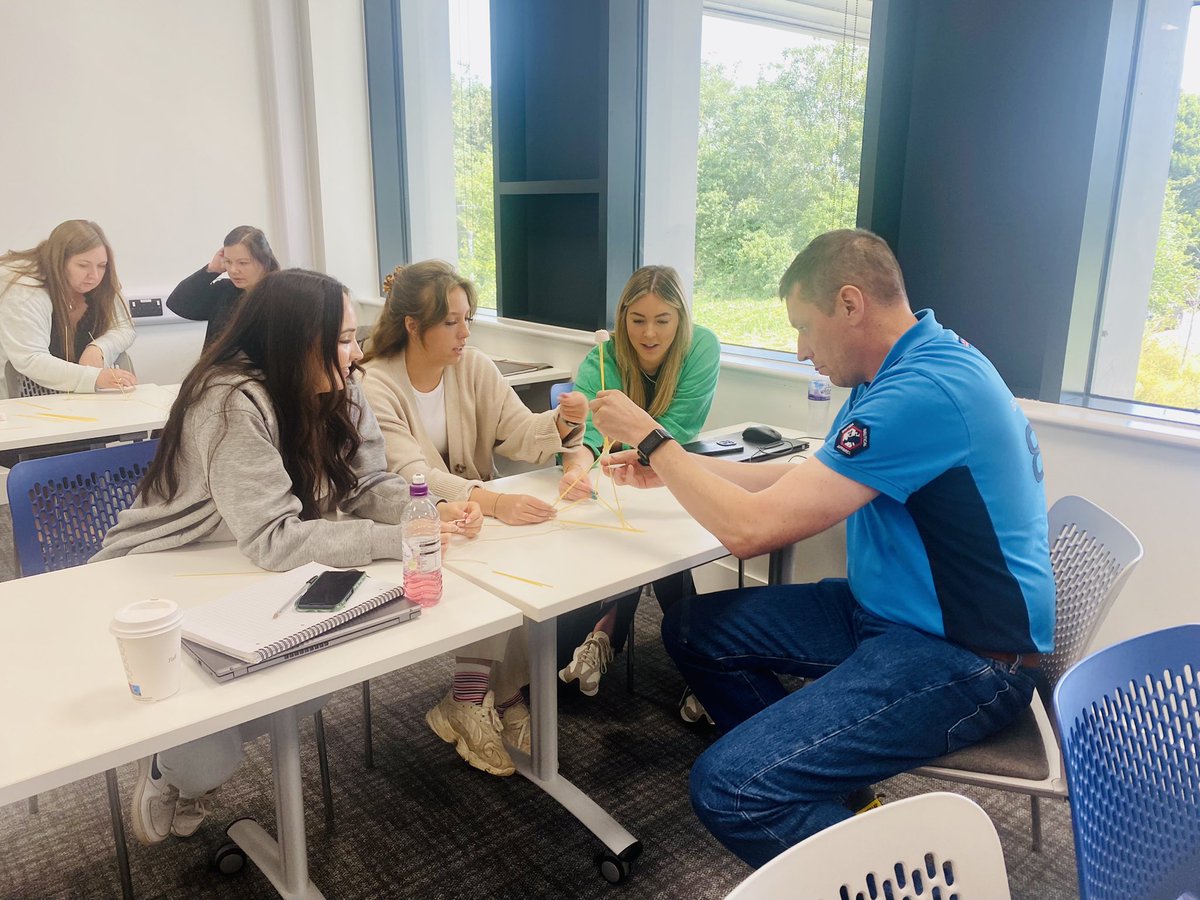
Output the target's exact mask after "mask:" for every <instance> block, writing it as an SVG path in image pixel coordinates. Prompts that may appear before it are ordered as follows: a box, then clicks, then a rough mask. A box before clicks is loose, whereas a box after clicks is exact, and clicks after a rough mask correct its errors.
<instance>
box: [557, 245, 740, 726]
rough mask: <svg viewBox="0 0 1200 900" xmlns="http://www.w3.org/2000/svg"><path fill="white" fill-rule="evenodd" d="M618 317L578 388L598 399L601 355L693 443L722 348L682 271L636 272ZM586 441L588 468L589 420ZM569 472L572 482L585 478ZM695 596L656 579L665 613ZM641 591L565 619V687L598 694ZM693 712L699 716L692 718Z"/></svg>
mask: <svg viewBox="0 0 1200 900" xmlns="http://www.w3.org/2000/svg"><path fill="white" fill-rule="evenodd" d="M615 318H616V323H615V324H616V328H615V334H614V335H613V337H612V338H611V339H610V340H609V341H608V342H607V343H606V344H605V345H604V348H603V349H604V354H603V357H601V354H600V349H601V348H600V347H596V348H594V349H593V350H592V352H591V353H589V354H588V355H587V357H585V358H584V360H583V362H582V363H581V364H580V366H579V373H578V374H577V375H576V377H575V389H576V390H577V391H579V392H580V393H581V394H583V395H584V396H585V397H586V398H587V399H588V400H589V401H590V400H592V399H593V398H595V396H596V394H597V393H598V392H599V391H600V384H601V382H600V366H601V359H602V358H603V365H604V387H605V388H608V389H610V390H613V389H615V390H619V391H623V392H624V393H625V394H626V395H627V396H628V397H629V398H630V399H631V400H632V401H633V402H634V403H636V404H637V405H638V406H640V407H641V408H642V409H644V410H646V411H647V412H649V413H650V415H651V416H653V417H654V419H655V421H657V422H658V423H659V424H660V425H661V426H662V427H663V428H664V429H666V430H667V431H668V432H670V433H671V435H672V436H673V437H674V438H675V440H677V441H679V442H680V443H686V442H687V441H690V440H693V439H695V437H696V435H697V434H699V433H700V429H701V428H702V427H703V425H704V420H705V419H706V418H707V417H708V411H709V409H710V408H711V407H712V401H713V395H714V394H715V393H716V390H717V375H718V372H719V369H720V361H721V345H720V342H719V341H718V340H717V336H716V335H715V334H714V333H713V332H712V331H710V330H709V329H707V328H705V327H703V326H702V325H693V324H692V317H691V313H690V312H689V311H688V305H687V301H686V300H685V299H684V295H683V286H682V285H681V283H680V281H679V275H678V273H676V271H675V270H674V269H672V268H671V267H670V266H643V267H642V268H640V269H638V270H637V271H636V272H634V273H633V275H632V276H631V277H630V279H629V281H628V283H626V285H625V289H624V290H623V291H622V292H621V299H620V301H619V302H618V303H617V312H616V317H615ZM583 443H584V445H585V446H587V448H588V449H589V450H590V451H591V452H590V453H589V454H588V458H587V465H588V466H590V465H591V463H592V459H593V458H594V456H596V455H599V453H600V451H601V449H602V447H603V444H604V438H603V436H602V435H601V434H600V432H598V431H597V430H596V429H595V427H594V426H593V425H592V423H591V420H590V419H589V420H588V424H587V431H586V433H585V434H584V438H583ZM566 474H567V476H569V478H568V479H567V480H568V483H570V481H573V480H574V477H575V476H576V475H578V474H579V473H578V472H575V473H574V474H572V472H570V471H568V472H567V473H566ZM591 490H592V486H591V484H590V483H589V479H588V478H586V477H585V478H583V479H581V480H580V481H579V483H578V484H577V485H575V487H574V488H573V489H572V491H571V492H570V493H569V494H568V495H567V499H576V498H579V497H584V496H587V495H588V494H589V493H590V492H591ZM694 592H695V585H694V584H693V583H692V575H691V572H681V573H680V574H678V575H672V576H669V577H667V578H662V579H659V580H658V581H656V582H654V594H655V596H656V597H657V598H658V603H659V605H660V606H661V607H662V608H663V610H664V612H665V611H666V610H667V609H668V608H669V607H670V606H672V605H674V604H675V603H677V602H678V601H679V600H680V598H681V597H683V596H684V595H685V594H692V593H694ZM640 593H641V592H640V591H638V592H637V593H633V594H629V595H628V596H625V597H621V598H619V599H618V600H616V601H615V602H613V601H608V602H607V603H605V604H601V605H598V606H592V607H584V608H583V609H580V610H577V611H576V612H573V613H569V614H567V615H565V616H559V618H558V623H559V632H558V640H559V662H560V664H561V665H562V668H561V670H560V671H559V673H558V677H559V678H560V679H561V680H562V681H563V682H565V683H567V684H570V683H571V682H572V681H578V682H579V690H580V691H582V692H583V693H584V694H586V695H587V696H589V697H591V696H594V695H595V694H596V692H597V691H598V690H599V689H600V676H601V675H602V674H603V673H604V672H605V671H606V670H607V668H608V664H609V662H611V661H612V658H613V653H614V651H616V652H620V650H621V648H622V646H623V643H624V640H625V636H626V635H627V634H628V632H629V622H630V620H631V619H632V618H633V615H634V613H635V612H636V611H637V605H638V600H639V597H640ZM597 616H599V619H597ZM592 623H595V624H592ZM581 639H582V640H581ZM571 648H574V650H573V651H572V649H571ZM567 654H570V656H569V657H568V656H567ZM681 708H682V712H683V714H684V718H685V719H687V720H688V721H693V722H694V721H696V720H697V718H698V717H699V715H703V710H700V711H699V713H698V714H697V713H695V709H696V708H698V707H695V700H694V697H690V696H689V695H685V697H684V700H683V701H681ZM693 714H695V715H696V718H692V717H691V716H692V715H693Z"/></svg>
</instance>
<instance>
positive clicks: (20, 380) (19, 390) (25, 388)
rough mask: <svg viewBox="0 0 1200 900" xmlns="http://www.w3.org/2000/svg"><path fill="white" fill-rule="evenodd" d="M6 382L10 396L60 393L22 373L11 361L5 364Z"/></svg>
mask: <svg viewBox="0 0 1200 900" xmlns="http://www.w3.org/2000/svg"><path fill="white" fill-rule="evenodd" d="M4 384H5V387H6V388H7V389H8V396H9V397H45V396H47V395H48V394H57V393H59V391H55V390H51V389H50V388H48V387H42V386H41V385H40V384H38V383H37V382H36V381H32V380H30V379H29V378H28V377H26V376H25V375H22V374H21V373H20V372H18V371H17V370H16V369H14V368H13V364H12V363H10V362H6V363H5V364H4Z"/></svg>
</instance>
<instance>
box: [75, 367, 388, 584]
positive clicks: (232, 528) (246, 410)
mask: <svg viewBox="0 0 1200 900" xmlns="http://www.w3.org/2000/svg"><path fill="white" fill-rule="evenodd" d="M238 380H239V379H238V378H237V377H235V376H232V375H227V374H220V375H214V376H213V377H212V379H211V380H210V381H209V385H208V388H207V390H205V391H204V392H203V393H202V394H201V395H200V397H199V399H198V400H197V401H196V402H195V403H194V404H193V405H192V407H191V408H190V409H188V410H187V412H186V414H185V415H184V427H183V438H182V440H181V442H180V447H179V455H178V458H177V460H176V466H177V470H178V474H179V493H178V494H177V495H176V496H175V498H174V499H173V500H171V501H169V502H166V501H162V500H154V501H151V502H150V503H147V502H146V501H145V498H143V497H142V496H140V495H139V496H138V498H137V500H135V501H134V504H133V506H132V507H131V508H129V509H127V510H125V511H124V512H122V513H121V514H120V516H119V518H118V520H117V524H116V525H115V526H113V528H112V529H111V530H110V531H109V532H108V534H107V535H106V536H105V538H104V546H103V548H102V549H101V550H100V552H99V553H97V554H96V555H95V556H93V557H92V561H93V562H95V561H97V560H101V559H111V558H113V557H117V556H124V555H126V554H128V553H153V552H155V551H157V550H171V549H174V548H176V547H182V546H184V545H186V544H191V543H193V542H195V541H228V540H236V541H237V545H238V549H239V550H240V551H241V552H242V553H243V554H244V555H245V556H246V558H247V559H249V560H250V561H251V562H253V563H254V564H255V565H258V566H261V567H262V568H264V569H271V570H275V571H282V570H285V569H291V568H295V567H296V566H299V565H303V564H304V563H308V562H319V563H323V564H325V565H328V566H342V567H345V566H362V565H366V564H368V563H370V562H371V561H372V560H375V559H379V558H384V557H391V558H395V559H398V558H400V556H401V545H400V525H399V522H400V514H401V513H402V512H403V510H404V504H405V503H406V502H407V500H408V482H407V481H406V480H405V479H404V477H403V476H400V475H395V474H393V473H391V472H388V471H387V461H386V458H385V456H384V446H383V435H382V434H381V433H380V431H379V424H378V423H377V422H376V421H375V415H374V414H373V413H372V412H371V409H370V407H369V406H368V405H367V403H366V401H365V400H364V399H363V394H362V388H361V387H360V386H359V385H358V384H357V383H352V384H351V386H350V401H351V404H352V418H353V419H354V420H355V422H356V424H357V426H358V430H359V433H360V434H361V436H362V445H361V446H360V447H359V448H358V453H357V454H355V456H354V458H353V459H352V460H351V465H352V467H353V468H354V471H355V472H356V473H357V475H358V483H357V484H356V485H355V486H354V488H353V490H352V491H351V492H350V496H349V497H347V498H346V500H345V501H344V502H343V503H342V504H341V507H340V509H341V511H342V512H344V513H347V514H350V515H353V516H354V517H355V518H344V519H316V520H301V518H300V500H299V498H298V497H296V495H295V494H293V493H292V480H291V477H290V476H289V475H288V473H287V470H286V469H284V467H283V458H282V457H281V456H280V455H279V451H278V450H277V449H276V447H277V446H278V444H279V426H278V423H277V421H276V418H275V411H274V408H273V407H272V404H271V401H270V400H269V399H268V397H267V393H266V390H265V389H264V388H263V387H262V385H261V384H260V383H259V382H257V381H248V382H245V383H243V384H240V385H238V384H237V382H238ZM235 385H236V386H235Z"/></svg>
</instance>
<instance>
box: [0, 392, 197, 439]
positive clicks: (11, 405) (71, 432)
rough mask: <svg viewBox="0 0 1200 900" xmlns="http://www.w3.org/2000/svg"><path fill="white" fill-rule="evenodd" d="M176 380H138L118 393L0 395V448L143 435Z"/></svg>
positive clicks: (161, 415) (171, 396)
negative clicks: (165, 382)
mask: <svg viewBox="0 0 1200 900" xmlns="http://www.w3.org/2000/svg"><path fill="white" fill-rule="evenodd" d="M178 392H179V385H177V384H173V385H158V384H139V385H138V386H137V387H136V388H133V389H130V390H127V391H126V392H125V393H124V394H122V393H121V392H119V391H117V392H112V391H102V392H100V393H97V394H47V395H46V396H43V397H14V398H12V399H9V400H0V413H3V414H4V417H5V421H3V422H0V451H5V450H27V449H30V448H33V447H45V446H48V445H52V444H62V443H67V442H74V441H89V440H103V439H110V440H116V439H117V438H123V437H145V436H146V435H148V434H149V433H150V432H151V431H154V430H155V429H158V428H162V427H163V425H165V424H166V421H167V416H168V415H169V414H170V412H171V404H172V403H173V402H175V395H176V394H177V393H178Z"/></svg>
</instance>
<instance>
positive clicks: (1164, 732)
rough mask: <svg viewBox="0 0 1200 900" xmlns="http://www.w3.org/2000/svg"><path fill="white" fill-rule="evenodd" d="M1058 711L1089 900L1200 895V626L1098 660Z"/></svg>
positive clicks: (1058, 694) (1090, 660)
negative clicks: (1189, 893)
mask: <svg viewBox="0 0 1200 900" xmlns="http://www.w3.org/2000/svg"><path fill="white" fill-rule="evenodd" d="M1054 709H1055V712H1056V714H1057V718H1058V722H1059V729H1060V733H1061V740H1062V749H1063V759H1064V763H1065V765H1066V769H1067V782H1068V785H1069V786H1070V791H1071V827H1072V829H1073V830H1074V833H1075V860H1076V867H1077V868H1078V870H1079V890H1080V896H1081V897H1082V898H1083V900H1117V898H1121V900H1126V898H1130V900H1132V898H1137V900H1145V898H1157V897H1164V898H1170V900H1175V898H1177V897H1183V896H1187V895H1188V892H1191V893H1192V894H1193V895H1200V625H1181V626H1179V627H1177V628H1168V629H1166V630H1164V631H1156V632H1153V633H1152V634H1145V635H1142V636H1141V637H1135V638H1132V639H1130V640H1127V641H1124V642H1122V643H1120V644H1116V645H1115V646H1112V647H1108V648H1106V649H1104V650H1101V651H1099V652H1098V653H1094V654H1092V655H1091V656H1089V657H1087V658H1086V659H1084V660H1083V661H1081V662H1079V663H1077V664H1076V665H1075V666H1073V667H1071V668H1070V669H1069V670H1068V671H1067V673H1066V674H1065V675H1064V676H1063V677H1062V680H1061V681H1060V682H1059V683H1058V687H1057V688H1055V691H1054Z"/></svg>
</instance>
